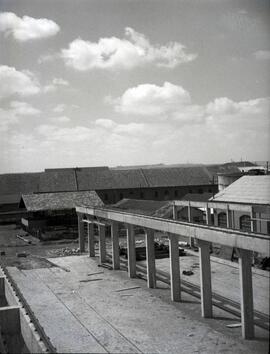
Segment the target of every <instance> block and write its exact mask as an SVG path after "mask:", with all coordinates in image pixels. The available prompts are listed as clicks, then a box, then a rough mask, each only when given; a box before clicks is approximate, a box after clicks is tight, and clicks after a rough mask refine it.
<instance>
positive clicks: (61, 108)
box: [53, 103, 66, 113]
mask: <svg viewBox="0 0 270 354" xmlns="http://www.w3.org/2000/svg"><path fill="white" fill-rule="evenodd" d="M65 109H66V105H65V104H64V103H59V104H58V105H57V106H55V107H54V109H53V111H54V112H55V113H62V112H64V110H65Z"/></svg>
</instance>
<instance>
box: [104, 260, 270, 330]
mask: <svg viewBox="0 0 270 354" xmlns="http://www.w3.org/2000/svg"><path fill="white" fill-rule="evenodd" d="M107 256H108V258H109V259H110V261H111V255H110V254H107ZM120 262H121V266H122V267H123V268H124V269H126V270H127V260H126V259H124V258H122V257H120ZM110 263H111V262H110ZM136 270H137V275H139V277H140V278H143V279H145V280H147V268H146V266H144V265H142V264H136ZM156 279H157V280H159V281H162V282H163V283H166V284H168V285H170V274H169V273H166V272H163V271H161V270H156ZM181 290H182V291H184V292H186V293H188V294H190V295H192V296H194V297H196V298H197V299H201V290H200V286H198V285H196V284H193V283H190V282H188V281H186V280H183V279H181ZM212 303H213V305H214V306H216V307H218V308H220V309H221V310H223V311H226V312H228V313H230V314H232V315H234V316H236V317H239V318H241V308H240V304H239V303H238V302H236V301H233V300H231V299H228V298H226V297H224V296H222V295H219V294H217V293H215V292H212ZM254 323H255V325H256V326H258V327H261V328H263V329H266V330H268V331H269V328H270V326H269V317H268V316H267V315H265V314H264V313H262V312H259V311H254Z"/></svg>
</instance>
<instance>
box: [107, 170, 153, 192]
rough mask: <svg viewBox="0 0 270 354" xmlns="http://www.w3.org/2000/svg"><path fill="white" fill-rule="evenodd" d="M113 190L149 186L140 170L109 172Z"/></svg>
mask: <svg viewBox="0 0 270 354" xmlns="http://www.w3.org/2000/svg"><path fill="white" fill-rule="evenodd" d="M111 173H112V176H113V179H114V185H115V188H123V189H124V188H145V187H149V184H148V182H147V180H146V178H145V176H144V174H143V171H142V169H132V170H111Z"/></svg>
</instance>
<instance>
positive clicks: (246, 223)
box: [239, 215, 251, 231]
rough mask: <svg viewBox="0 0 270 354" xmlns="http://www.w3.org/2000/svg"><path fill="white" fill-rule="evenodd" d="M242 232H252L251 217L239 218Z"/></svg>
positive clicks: (243, 216)
mask: <svg viewBox="0 0 270 354" xmlns="http://www.w3.org/2000/svg"><path fill="white" fill-rule="evenodd" d="M239 224H240V230H243V231H251V221H250V216H249V215H242V216H241V217H240V218H239Z"/></svg>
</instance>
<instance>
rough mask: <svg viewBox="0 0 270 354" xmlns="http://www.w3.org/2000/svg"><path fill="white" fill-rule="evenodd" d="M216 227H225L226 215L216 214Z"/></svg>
mask: <svg viewBox="0 0 270 354" xmlns="http://www.w3.org/2000/svg"><path fill="white" fill-rule="evenodd" d="M218 226H219V227H227V215H226V213H219V214H218Z"/></svg>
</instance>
